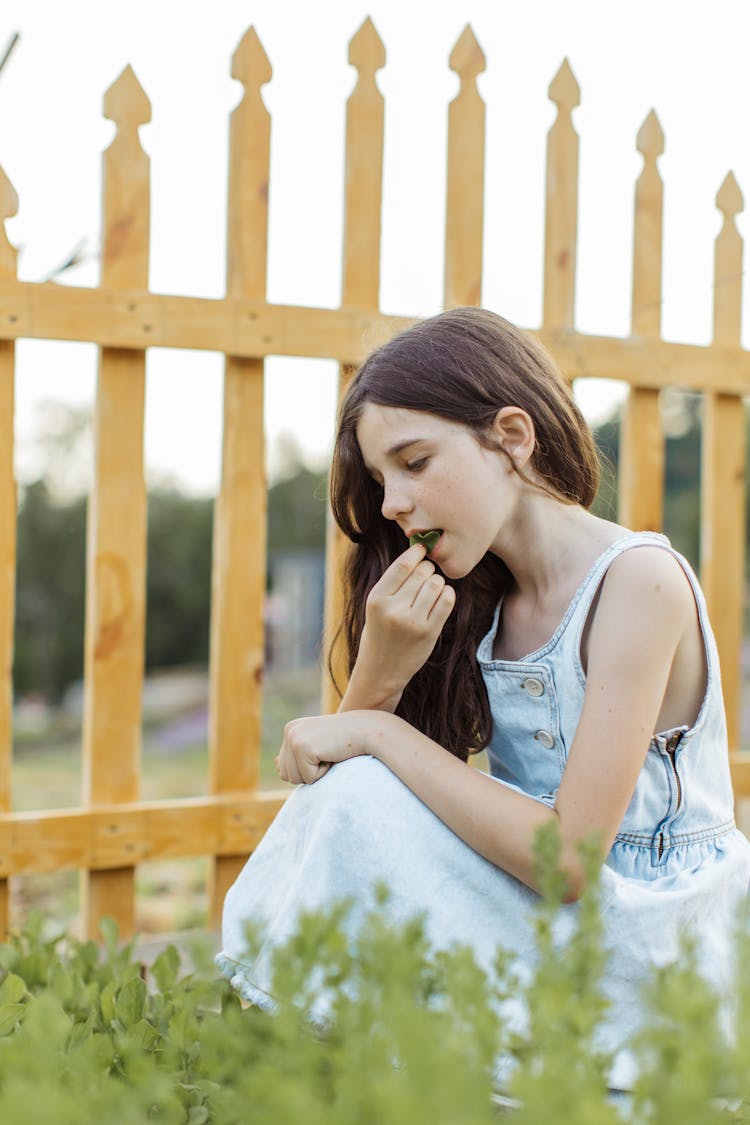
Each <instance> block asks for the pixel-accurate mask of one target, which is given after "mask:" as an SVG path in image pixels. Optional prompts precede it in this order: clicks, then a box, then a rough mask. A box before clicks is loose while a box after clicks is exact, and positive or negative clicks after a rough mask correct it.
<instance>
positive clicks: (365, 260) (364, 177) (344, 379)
mask: <svg viewBox="0 0 750 1125" xmlns="http://www.w3.org/2000/svg"><path fill="white" fill-rule="evenodd" d="M349 62H350V63H351V65H352V66H354V67H356V70H357V83H356V85H355V87H354V89H353V90H352V93H351V95H350V96H349V100H348V102H347V106H346V153H345V173H344V249H343V255H344V261H343V284H342V293H341V303H342V305H344V306H348V307H349V308H355V309H371V310H372V311H373V312H374V313H375V314H377V310H378V307H379V304H380V236H381V210H382V198H383V129H384V115H385V107H384V102H383V95H382V94H381V93H380V90H379V89H378V86H377V81H376V74H377V72H378V70H382V68H383V67H384V66H385V48H384V47H383V43H382V41H381V39H380V36H379V35H378V33H377V31H376V30H375V25H374V24H373V22H372V20H371V19H369V17H368V18H367V19H366V20H365V22H364V23H363V24H362V26H361V28H360V29H359V31H358V32H357V34H356V35H355V36H354V38H353V39H352V41H351V43H350V44H349ZM380 338H381V339H385V337H384V336H381V337H380ZM370 339H371V341H372V343H373V344H374V343H375V342H376V337H374V336H371V337H370ZM337 358H341V359H342V360H343V362H342V363H340V365H339V378H338V401H339V402H340V401H341V399H342V397H343V395H344V394H345V392H346V388H347V387H348V386H349V383H350V381H351V378H352V376H353V375H354V372H355V370H356V364H355V363H353V362H352V360H351V358H348V357H345V356H340V357H337ZM345 555H346V540H345V538H344V535H343V533H342V532H341V531H340V530H339V528H338V527H337V526H336V524H335V522H334V520H333V518H332V516H331V513H330V510H329V512H328V520H327V526H326V588H325V606H324V619H325V623H324V630H323V633H324V644H323V649H324V652H327V651H328V650H329V648H331V646H332V645H333V648H332V652H331V662H330V663H331V667H330V669H329V668H328V667H327V665H325V664H324V668H323V689H322V694H323V704H324V709H325V710H326V711H335V710H336V707H337V706H338V703H339V699H340V694H339V693H340V692H343V688H344V685H345V684H346V680H347V676H348V671H347V668H346V661H345V652H344V646H343V635H342V634H340V633H339V631H338V629H339V624H340V622H341V617H342V613H343V589H342V583H341V580H340V575H341V572H342V567H343V563H344V558H345ZM334 642H335V644H334Z"/></svg>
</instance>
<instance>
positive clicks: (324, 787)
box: [217, 308, 750, 1085]
mask: <svg viewBox="0 0 750 1125" xmlns="http://www.w3.org/2000/svg"><path fill="white" fill-rule="evenodd" d="M598 481H599V464H598V459H597V454H596V449H595V446H594V442H593V439H592V436H591V433H590V431H589V429H588V427H587V425H586V423H585V421H584V420H583V418H582V416H581V414H580V412H579V411H578V409H577V407H576V405H575V403H574V402H573V400H572V399H571V397H570V394H569V392H568V389H567V387H566V385H565V383H564V381H563V379H562V377H561V376H560V374H559V373H558V371H557V370H556V369H555V367H554V365H553V363H552V361H551V359H550V358H549V356H548V355H547V354H546V353H545V352H544V351H543V350H542V349H541V348H540V347H539V345H538V344H536V343H535V342H534V341H533V340H532V339H531V338H530V337H529V336H527V335H526V334H525V333H523V332H521V331H520V330H519V329H517V328H515V327H514V326H512V325H511V324H509V323H508V322H507V321H505V320H503V319H502V318H501V317H499V316H497V315H495V314H493V313H490V312H487V311H484V310H481V309H474V308H459V309H454V310H451V311H449V312H445V313H442V314H440V315H439V316H436V317H433V318H432V319H430V320H426V321H423V322H421V323H419V324H417V325H416V326H414V327H412V328H410V329H408V330H407V331H406V332H403V333H402V334H401V335H399V336H397V337H396V338H395V339H393V340H391V341H390V342H389V343H388V344H386V345H385V346H383V347H381V348H379V349H378V350H377V351H375V352H374V354H373V355H371V356H370V358H369V359H368V360H367V361H366V362H365V363H364V365H363V366H362V368H361V369H360V371H359V372H358V374H357V375H356V377H355V378H354V380H353V382H352V384H351V387H350V389H349V391H348V393H347V395H346V397H345V399H344V402H343V404H342V408H341V413H340V421H339V428H338V435H337V438H336V445H335V450H334V457H333V467H332V477H331V501H332V507H333V512H334V515H335V518H336V520H337V522H338V524H339V526H340V527H341V528H342V529H343V531H344V532H345V533H346V535H347V536H348V537H349V539H350V540H351V541H352V543H353V548H352V549H351V551H350V555H349V559H348V572H347V582H348V601H347V605H346V611H345V620H344V633H345V638H346V641H347V643H348V648H349V665H350V672H351V675H350V679H349V683H348V686H347V688H346V692H345V694H344V697H343V699H342V702H341V706H340V708H339V711H338V713H337V714H335V715H327V716H317V717H313V718H302V719H297V720H295V721H293V722H291V723H289V724H288V725H287V727H286V729H285V732H284V741H283V745H282V747H281V751H280V753H279V756H278V759H277V766H278V771H279V774H280V776H281V777H282V778H283V779H284V780H285V781H290V782H293V783H295V784H298V785H299V786H300V788H299V789H297V790H296V791H295V792H294V794H293V795H292V796H291V798H290V799H289V801H288V802H287V803H286V805H285V806H284V808H283V810H282V811H281V813H280V814H279V816H278V817H277V819H276V821H275V822H274V824H273V825H272V826H271V828H270V829H269V831H268V833H267V834H266V836H265V838H264V840H263V841H262V843H261V845H260V846H259V847H258V849H257V850H256V852H255V853H254V854H253V856H252V857H251V858H250V860H249V862H248V864H247V866H246V867H245V868H244V870H243V871H242V873H241V874H240V876H239V878H238V880H237V882H236V883H235V885H234V886H233V887H232V888H231V890H230V892H229V894H228V896H227V899H226V904H225V911H224V927H223V939H224V952H223V953H222V954H220V955H219V958H218V959H217V960H218V964H219V965H220V967H221V969H222V971H223V972H225V973H226V974H227V975H228V976H229V977H231V979H232V982H233V984H234V985H235V987H237V988H238V989H239V990H240V992H241V993H242V994H243V995H244V996H245V997H246V998H248V999H250V1000H252V1001H253V1002H255V1003H258V1004H261V1005H264V1006H271V1005H272V999H271V997H270V996H269V995H268V992H267V989H268V980H269V957H270V951H271V950H272V949H273V947H274V945H276V944H277V943H278V942H281V941H283V940H284V939H285V938H286V937H287V936H288V935H289V933H290V932H291V931H292V930H293V929H294V924H295V921H296V918H297V915H298V913H299V911H300V910H302V909H308V908H312V907H316V906H321V905H326V904H329V903H330V902H331V901H333V900H335V899H336V898H340V897H344V896H353V897H355V898H356V899H357V900H358V901H359V902H360V903H361V904H362V909H364V900H365V898H366V891H367V889H368V888H369V887H370V886H371V885H372V883H373V882H374V881H376V880H382V881H384V882H386V883H387V884H388V886H389V888H390V891H391V897H390V900H389V909H390V910H391V912H392V914H393V915H394V916H395V917H396V918H399V919H401V918H405V917H407V916H410V915H413V914H415V913H417V912H424V913H425V914H426V920H427V932H428V936H429V938H430V940H431V941H432V943H433V944H434V945H435V946H436V947H443V948H445V947H447V946H448V945H450V944H451V943H453V942H461V943H469V944H471V945H472V946H473V948H474V950H475V953H476V956H477V958H478V960H479V961H480V963H482V964H484V965H486V966H489V965H491V963H492V958H493V953H494V951H495V949H496V947H497V945H498V944H499V945H502V946H505V947H506V948H508V949H510V950H511V951H513V952H514V953H515V954H516V955H517V959H518V964H519V965H520V966H521V967H523V965H524V964H527V965H528V963H529V962H530V960H531V956H532V952H533V932H532V928H531V924H530V912H531V910H532V908H533V905H534V901H535V897H536V892H537V886H536V883H535V864H534V852H533V843H534V836H535V833H536V832H537V830H538V829H539V828H540V826H541V825H543V824H546V823H548V822H550V821H554V822H555V823H556V824H557V827H558V830H559V834H560V838H561V842H562V866H563V870H564V871H565V873H566V876H567V883H568V894H567V902H568V905H566V906H564V907H563V915H565V914H570V913H571V912H574V911H575V905H574V904H575V901H576V899H577V898H578V897H579V896H580V894H581V891H582V888H583V883H584V875H583V872H582V867H581V862H580V859H579V851H578V845H579V844H580V842H581V841H583V840H585V839H591V838H595V839H596V840H597V842H598V844H599V846H600V854H601V859H602V869H601V893H602V901H603V913H604V924H605V933H606V935H607V940H608V944H609V947H610V951H611V959H610V967H609V970H608V975H607V980H606V989H607V992H608V994H609V997H610V999H611V1001H612V1006H611V1011H610V1021H609V1024H608V1025H607V1034H608V1035H609V1046H611V1047H613V1048H616V1049H619V1048H620V1047H621V1046H622V1045H623V1044H624V1042H625V1040H626V1039H627V1038H628V1036H629V1035H630V1034H631V1033H632V1031H633V1030H634V1029H635V1028H636V1027H637V1025H638V1009H639V999H638V985H639V983H640V982H641V980H642V979H643V978H644V977H645V976H646V975H647V972H648V969H649V966H650V965H651V964H653V963H654V962H659V961H664V960H668V959H672V958H674V957H676V956H677V955H678V953H679V937H680V933H681V931H683V930H684V929H685V927H686V926H687V925H688V923H689V924H690V925H691V926H693V927H694V928H695V930H696V932H697V935H698V937H699V939H700V940H701V942H702V946H701V948H702V955H703V957H704V958H705V963H706V966H707V969H708V970H709V971H713V970H716V974H715V975H716V977H717V980H718V979H720V977H721V972H720V970H721V969H725V968H726V966H727V963H728V956H727V953H728V944H727V943H728V941H729V939H730V937H731V931H732V928H733V924H734V914H735V907H736V905H737V903H738V902H739V900H741V899H742V898H744V896H745V895H746V893H747V890H748V883H749V877H750V845H749V844H748V842H747V840H746V839H745V837H744V836H743V835H742V834H741V833H740V832H739V831H738V830H737V829H736V828H735V825H734V819H733V801H732V790H731V784H730V777H729V767H728V756H727V742H726V730H725V722H724V711H723V704H722V697H721V686H720V681H719V665H718V658H717V653H716V646H715V642H714V639H713V636H712V634H711V629H710V626H709V623H708V619H707V616H706V607H705V602H704V599H703V595H702V593H701V590H700V588H699V586H698V582H697V579H696V578H695V575H694V574H693V572H692V570H691V568H690V566H689V565H688V563H687V562H686V560H685V559H684V558H682V557H681V556H680V555H679V554H677V553H676V552H675V551H674V550H673V549H672V547H671V546H670V544H669V542H668V540H667V539H666V538H665V537H664V536H662V535H657V534H653V533H633V532H631V531H629V530H628V529H627V528H625V527H621V526H619V525H618V524H614V523H610V522H609V521H607V520H603V519H599V518H598V517H596V516H594V515H592V514H591V513H590V512H589V511H588V508H589V506H590V505H591V503H592V501H593V499H594V496H595V493H596V489H597V485H598ZM430 530H433V531H437V532H439V533H440V534H439V539H438V540H437V543H436V545H435V546H434V548H433V549H432V550H431V552H430V553H429V556H428V554H427V549H426V547H425V546H423V545H421V544H419V543H415V544H414V545H412V546H409V545H408V544H407V541H408V540H409V539H410V538H412V537H414V536H415V535H416V534H417V533H425V532H427V531H430ZM485 746H486V747H487V751H488V757H489V762H490V771H491V772H490V774H489V775H487V774H485V773H482V772H480V771H478V770H476V769H473V768H471V766H470V765H468V764H467V758H468V756H469V755H470V754H471V753H473V752H475V751H478V750H480V749H481V748H482V747H485ZM248 919H254V920H261V921H263V922H264V923H265V926H266V931H265V932H266V943H265V946H264V948H263V950H262V951H261V953H260V956H259V957H258V958H257V960H256V961H255V962H254V963H253V964H247V963H246V961H245V960H244V959H243V936H244V923H245V922H246V920H248ZM353 921H354V922H355V923H356V912H355V915H354V918H353ZM321 1003H323V1001H321ZM627 1067H628V1060H627V1055H625V1054H624V1053H621V1054H620V1055H619V1056H618V1064H617V1065H616V1067H615V1072H614V1074H613V1076H612V1081H613V1083H614V1084H616V1085H622V1084H627V1081H628V1077H629V1076H628V1074H627Z"/></svg>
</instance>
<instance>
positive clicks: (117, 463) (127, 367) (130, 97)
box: [82, 66, 151, 936]
mask: <svg viewBox="0 0 750 1125" xmlns="http://www.w3.org/2000/svg"><path fill="white" fill-rule="evenodd" d="M104 115H105V117H107V118H109V119H110V120H112V121H114V122H115V124H116V125H117V133H116V135H115V138H114V140H113V142H112V144H111V145H110V147H109V148H108V149H107V151H106V152H105V153H104V176H103V219H104V239H103V249H102V283H103V284H104V285H106V286H107V287H110V288H131V289H132V288H135V289H146V288H147V287H148V249H149V198H150V194H149V160H148V157H147V156H146V154H145V153H144V151H143V149H142V148H141V144H140V140H139V137H138V127H139V126H140V125H143V124H145V123H146V122H147V121H150V119H151V106H150V104H149V101H148V98H147V97H146V95H145V94H144V92H143V90H142V88H141V86H140V83H139V82H138V79H137V78H136V76H135V74H134V73H133V71H132V69H131V68H130V67H129V66H128V67H126V68H125V70H124V71H123V72H122V74H121V75H120V77H119V78H118V79H117V81H116V82H115V83H114V84H113V85H112V86H111V87H110V88H109V90H108V91H107V93H106V94H105V97H104ZM145 367H146V356H145V352H144V351H129V350H124V349H116V348H102V349H101V350H100V353H99V379H98V387H97V395H96V419H95V428H94V444H95V448H94V483H93V489H92V493H91V497H90V501H89V509H88V536H87V564H86V635H85V645H84V651H85V657H84V663H85V704H84V722H83V770H84V775H83V799H84V801H85V802H87V803H88V804H91V805H100V804H108V803H112V802H114V803H119V802H128V801H135V800H137V799H138V795H139V790H140V748H141V697H142V690H143V662H144V632H145V601H146V487H145V482H144V475H143V417H144V392H145ZM134 875H135V870H134V868H133V867H118V868H113V869H111V870H103V871H89V872H84V873H83V876H82V897H83V909H82V913H83V922H84V930H85V932H86V933H87V934H88V935H90V936H95V935H96V933H97V929H98V924H99V920H100V918H101V917H102V916H103V915H111V916H112V917H113V918H114V919H115V920H116V921H117V923H118V925H119V927H120V933H121V934H122V935H123V936H126V935H128V934H130V933H131V932H132V930H133V921H134V911H135V902H134Z"/></svg>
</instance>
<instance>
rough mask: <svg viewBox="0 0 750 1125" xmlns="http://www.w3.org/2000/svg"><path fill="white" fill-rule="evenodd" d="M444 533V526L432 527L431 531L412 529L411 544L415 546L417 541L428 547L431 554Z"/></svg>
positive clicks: (428, 552)
mask: <svg viewBox="0 0 750 1125" xmlns="http://www.w3.org/2000/svg"><path fill="white" fill-rule="evenodd" d="M442 534H443V529H442V528H432V529H431V530H429V531H412V532H411V534H410V535H409V546H410V547H413V546H414V544H415V543H421V544H422V545H423V546H424V547H425V548H426V549H427V554H428V555H429V554H431V553H432V551H434V549H435V547H436V546H437V543H438V540H439V539H440V536H441V535H442Z"/></svg>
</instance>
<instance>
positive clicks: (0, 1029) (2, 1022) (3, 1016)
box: [0, 1004, 26, 1035]
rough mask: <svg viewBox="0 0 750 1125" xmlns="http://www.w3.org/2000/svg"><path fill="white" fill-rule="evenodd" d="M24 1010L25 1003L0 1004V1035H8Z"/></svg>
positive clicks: (13, 1029)
mask: <svg viewBox="0 0 750 1125" xmlns="http://www.w3.org/2000/svg"><path fill="white" fill-rule="evenodd" d="M25 1010H26V1005H25V1004H0V1035H10V1033H11V1032H12V1031H15V1029H16V1025H17V1024H18V1021H19V1020H20V1019H21V1018H22V1016H23V1014H24V1012H25Z"/></svg>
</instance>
